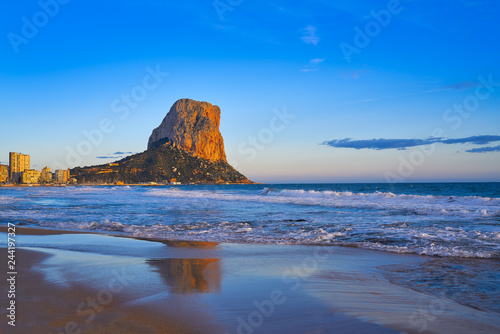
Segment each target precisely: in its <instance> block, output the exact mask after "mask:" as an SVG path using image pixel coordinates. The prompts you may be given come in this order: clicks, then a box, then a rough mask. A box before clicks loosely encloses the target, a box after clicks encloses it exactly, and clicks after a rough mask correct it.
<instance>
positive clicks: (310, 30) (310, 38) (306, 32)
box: [300, 26, 319, 45]
mask: <svg viewBox="0 0 500 334" xmlns="http://www.w3.org/2000/svg"><path fill="white" fill-rule="evenodd" d="M300 33H301V34H302V36H301V37H300V39H302V41H303V42H304V43H306V44H312V45H317V44H318V43H319V37H318V35H316V27H314V26H307V27H305V28H304V29H302V30H300Z"/></svg>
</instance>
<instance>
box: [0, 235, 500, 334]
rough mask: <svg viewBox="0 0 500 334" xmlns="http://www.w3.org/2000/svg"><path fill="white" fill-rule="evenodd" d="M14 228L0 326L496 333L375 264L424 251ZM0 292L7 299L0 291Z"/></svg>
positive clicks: (491, 321)
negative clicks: (13, 276) (11, 283)
mask: <svg viewBox="0 0 500 334" xmlns="http://www.w3.org/2000/svg"><path fill="white" fill-rule="evenodd" d="M17 233H18V235H17V244H18V249H17V252H16V254H17V258H16V264H17V272H18V275H17V282H16V283H17V293H16V310H17V313H16V326H15V327H12V326H8V325H7V321H5V319H6V315H5V312H6V311H5V310H6V308H5V307H2V319H4V320H3V321H2V324H1V326H2V327H1V328H2V330H1V331H2V333H34V332H37V333H54V334H55V333H231V334H232V333H315V334H316V333H333V332H335V333H398V332H406V333H451V332H452V333H494V332H498V331H499V330H500V321H499V319H498V317H496V316H495V315H494V314H492V313H488V312H483V311H480V310H477V309H474V308H472V307H468V306H465V305H461V304H459V303H457V302H456V301H454V300H452V299H449V298H448V297H447V296H445V295H442V296H433V295H430V294H424V293H420V292H417V291H414V290H412V289H410V288H408V287H405V286H401V285H395V284H392V283H390V279H388V278H387V276H386V275H385V274H386V272H384V270H381V269H379V268H380V267H381V266H399V265H403V264H404V265H406V266H408V265H409V264H414V265H419V264H422V263H424V262H425V261H428V260H429V258H428V257H425V256H417V255H401V254H390V253H384V252H376V251H370V250H362V249H357V248H349V247H321V246H288V245H272V246H267V245H237V244H224V243H222V244H217V243H201V242H168V241H164V242H160V241H147V240H138V239H133V238H122V237H115V236H109V235H98V234H89V233H87V234H83V233H66V232H64V231H50V230H34V229H18V231H17ZM1 234H2V238H4V239H5V238H6V233H5V232H3V231H2V232H1ZM5 250H6V249H5V248H3V249H2V254H4V256H5V257H6V256H7V255H6V251H5ZM4 282H5V281H4ZM6 288H7V284H5V283H4V289H3V290H5V289H6ZM1 300H2V304H3V305H7V304H6V303H7V300H6V298H5V294H2V299H1Z"/></svg>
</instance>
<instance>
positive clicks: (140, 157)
mask: <svg viewBox="0 0 500 334" xmlns="http://www.w3.org/2000/svg"><path fill="white" fill-rule="evenodd" d="M71 176H72V177H74V178H76V179H77V180H78V183H97V184H102V183H108V184H110V183H118V182H123V183H124V184H131V183H142V182H157V183H163V182H167V183H168V182H182V183H183V184H187V183H251V182H250V181H249V180H248V179H247V178H246V177H245V176H244V175H243V174H241V173H240V172H238V171H237V170H236V169H234V168H233V167H232V166H231V165H229V164H228V163H227V162H225V161H211V160H208V159H202V158H198V157H194V156H193V155H191V154H190V153H189V152H187V151H185V150H183V149H180V148H178V147H175V146H174V145H173V144H172V143H171V142H169V141H168V140H166V139H164V140H162V141H158V142H156V143H155V144H154V145H152V146H151V148H149V149H148V150H146V151H144V152H142V153H138V154H134V155H131V156H129V157H126V158H124V159H122V160H119V161H116V162H114V163H110V164H106V165H100V166H91V167H77V168H74V169H72V170H71Z"/></svg>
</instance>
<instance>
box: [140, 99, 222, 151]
mask: <svg viewBox="0 0 500 334" xmlns="http://www.w3.org/2000/svg"><path fill="white" fill-rule="evenodd" d="M219 125H220V109H219V107H217V106H214V105H212V104H210V103H208V102H198V101H194V100H191V99H182V100H178V101H177V102H175V103H174V105H173V106H172V108H170V111H169V112H168V114H167V115H166V116H165V118H164V119H163V121H162V122H161V124H160V126H158V127H157V128H156V129H154V130H153V133H152V134H151V136H150V137H149V141H148V149H149V148H151V147H152V146H153V144H154V143H155V142H157V141H159V140H165V139H166V140H168V141H170V142H171V143H172V144H173V145H174V146H175V147H178V148H181V149H183V150H185V151H188V152H191V153H192V155H193V156H195V157H199V158H202V159H208V160H211V161H221V160H222V161H226V153H225V152H224V141H223V139H222V135H221V134H220V132H219Z"/></svg>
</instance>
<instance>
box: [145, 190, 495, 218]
mask: <svg viewBox="0 0 500 334" xmlns="http://www.w3.org/2000/svg"><path fill="white" fill-rule="evenodd" d="M146 194H147V195H148V196H159V197H171V198H192V199H200V200H201V199H214V200H222V201H247V202H265V203H278V204H279V203H282V204H297V205H316V206H327V207H337V208H362V209H374V210H389V211H390V212H396V211H397V210H400V212H402V213H406V214H415V215H438V216H463V217H467V216H473V217H498V216H499V212H500V199H499V198H490V197H477V196H433V195H427V196H422V195H404V194H400V195H397V194H394V193H391V192H378V191H377V192H374V193H353V192H349V191H345V192H337V191H316V190H290V189H283V190H277V189H274V188H267V187H266V188H264V189H262V190H260V191H258V192H257V194H255V193H250V194H240V193H238V194H233V193H225V192H214V191H204V190H189V191H185V190H180V189H177V188H169V189H152V190H149V191H147V192H146Z"/></svg>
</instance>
